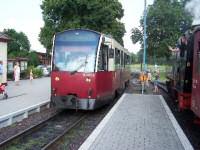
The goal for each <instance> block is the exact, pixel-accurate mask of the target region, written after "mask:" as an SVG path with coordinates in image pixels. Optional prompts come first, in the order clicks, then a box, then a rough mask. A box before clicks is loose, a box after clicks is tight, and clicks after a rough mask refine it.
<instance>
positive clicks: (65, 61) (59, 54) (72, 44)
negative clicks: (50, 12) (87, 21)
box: [53, 30, 100, 72]
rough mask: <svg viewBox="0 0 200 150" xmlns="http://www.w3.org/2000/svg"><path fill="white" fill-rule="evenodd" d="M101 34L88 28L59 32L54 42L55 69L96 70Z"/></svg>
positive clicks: (71, 70)
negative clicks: (96, 55)
mask: <svg viewBox="0 0 200 150" xmlns="http://www.w3.org/2000/svg"><path fill="white" fill-rule="evenodd" d="M99 38H100V34H98V33H95V32H92V31H87V30H69V31H65V32H62V33H59V34H57V35H56V37H55V42H54V59H53V70H58V71H70V72H73V71H76V72H94V68H95V54H96V50H97V47H98V43H99Z"/></svg>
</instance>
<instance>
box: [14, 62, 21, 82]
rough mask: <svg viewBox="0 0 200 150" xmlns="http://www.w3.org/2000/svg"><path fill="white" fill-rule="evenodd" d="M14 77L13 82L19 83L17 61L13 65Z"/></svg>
mask: <svg viewBox="0 0 200 150" xmlns="http://www.w3.org/2000/svg"><path fill="white" fill-rule="evenodd" d="M14 79H15V84H16V85H19V80H20V67H19V63H18V62H16V64H15V66H14Z"/></svg>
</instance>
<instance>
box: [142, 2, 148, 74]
mask: <svg viewBox="0 0 200 150" xmlns="http://www.w3.org/2000/svg"><path fill="white" fill-rule="evenodd" d="M146 3H147V2H146V0H144V37H143V40H144V52H143V71H145V70H146V69H147V68H146V45H147V44H146V38H147V33H146V24H147V9H146Z"/></svg>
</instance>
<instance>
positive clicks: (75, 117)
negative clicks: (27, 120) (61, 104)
mask: <svg viewBox="0 0 200 150" xmlns="http://www.w3.org/2000/svg"><path fill="white" fill-rule="evenodd" d="M86 116H87V114H85V113H82V112H78V113H76V112H70V113H69V114H66V112H65V113H64V114H62V112H61V113H59V114H55V115H53V116H52V117H50V118H48V119H46V120H44V121H42V122H40V123H39V124H37V125H34V126H32V127H30V128H28V129H26V130H24V131H23V132H21V133H19V134H17V135H15V136H13V137H10V138H9V139H7V140H5V141H3V142H1V143H0V149H5V150H9V149H20V150H21V149H49V148H50V147H51V146H52V145H54V143H55V142H57V141H59V139H60V138H61V137H62V136H63V135H65V134H66V133H67V132H68V131H70V130H71V129H72V128H73V127H75V126H76V125H77V124H78V123H79V122H81V121H82V120H83V119H84V118H85V117H86Z"/></svg>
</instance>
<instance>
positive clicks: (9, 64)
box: [8, 62, 14, 73]
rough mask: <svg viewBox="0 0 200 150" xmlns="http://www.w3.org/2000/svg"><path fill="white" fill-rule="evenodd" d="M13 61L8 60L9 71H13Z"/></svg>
mask: <svg viewBox="0 0 200 150" xmlns="http://www.w3.org/2000/svg"><path fill="white" fill-rule="evenodd" d="M13 67H14V66H13V62H8V73H10V72H13Z"/></svg>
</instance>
